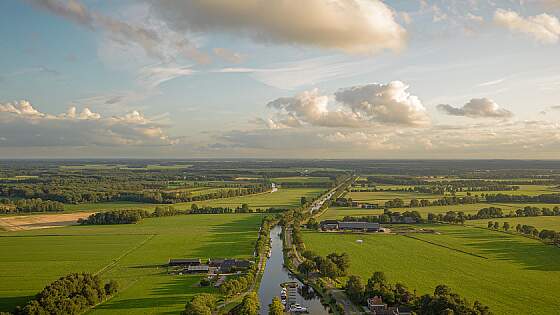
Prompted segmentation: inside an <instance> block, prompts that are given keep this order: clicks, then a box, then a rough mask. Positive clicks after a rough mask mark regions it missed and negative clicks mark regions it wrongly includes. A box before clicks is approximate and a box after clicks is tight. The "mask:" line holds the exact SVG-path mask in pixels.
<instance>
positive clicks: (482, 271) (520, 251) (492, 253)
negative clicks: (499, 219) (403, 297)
mask: <svg viewBox="0 0 560 315" xmlns="http://www.w3.org/2000/svg"><path fill="white" fill-rule="evenodd" d="M435 228H436V229H437V230H438V231H440V232H441V233H442V234H440V235H437V234H413V235H412V236H413V237H414V238H411V237H407V236H400V235H383V234H369V235H363V234H361V235H357V234H335V233H320V232H306V233H304V239H305V244H306V247H307V248H308V249H311V250H314V251H316V252H318V253H319V254H322V255H325V254H328V253H330V252H333V251H334V252H346V253H348V254H349V255H350V261H351V264H350V274H356V275H360V276H362V277H363V278H364V279H367V278H369V277H370V276H371V274H372V273H373V272H374V271H378V270H381V271H384V272H385V273H386V274H387V276H388V278H389V280H390V281H391V282H402V283H404V284H406V285H407V286H408V287H409V288H411V289H416V290H417V292H418V293H419V294H422V293H428V292H433V289H434V287H435V286H436V285H438V284H442V283H443V284H447V285H449V286H450V287H451V288H452V289H453V290H455V291H457V292H459V293H460V294H462V295H464V296H466V297H467V298H469V299H470V300H471V301H473V300H475V299H478V300H480V301H481V302H483V303H484V304H487V305H489V306H490V307H491V309H492V311H493V312H494V314H558V313H559V312H560V304H559V303H558V297H557V294H556V292H557V291H558V290H559V289H560V264H559V263H558V261H560V249H559V248H556V247H553V246H549V245H544V244H543V243H541V242H539V241H536V240H531V239H528V238H525V237H521V236H516V235H509V234H505V233H499V232H494V231H489V230H486V229H479V228H474V227H462V226H442V225H437V226H435ZM358 239H361V240H363V243H362V244H359V243H357V242H356V240H358Z"/></svg>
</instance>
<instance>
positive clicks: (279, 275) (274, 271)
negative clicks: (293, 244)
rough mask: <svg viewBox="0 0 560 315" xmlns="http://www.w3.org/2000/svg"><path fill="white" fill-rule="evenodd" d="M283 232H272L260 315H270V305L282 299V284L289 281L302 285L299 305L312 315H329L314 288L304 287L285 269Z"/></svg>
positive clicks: (277, 227)
mask: <svg viewBox="0 0 560 315" xmlns="http://www.w3.org/2000/svg"><path fill="white" fill-rule="evenodd" d="M281 231H282V229H281V228H280V227H279V226H276V227H274V228H273V229H272V230H271V231H270V238H271V241H272V246H271V247H272V255H271V257H270V258H269V259H268V260H267V263H266V267H265V270H264V275H263V278H262V281H261V285H260V287H259V299H260V303H261V310H260V314H265V315H266V314H268V304H270V302H272V299H273V298H274V297H280V291H281V289H282V288H281V287H280V284H281V283H284V282H287V281H296V282H297V283H298V284H299V285H300V288H299V289H298V296H297V303H299V304H301V305H302V306H304V307H306V308H307V309H308V310H309V313H310V314H328V311H327V309H326V308H325V306H323V305H322V304H321V300H320V299H319V297H318V296H317V294H316V293H315V291H314V290H313V288H311V287H309V286H305V285H303V284H302V283H301V282H300V281H299V280H297V279H296V278H295V277H293V276H292V275H291V274H290V272H289V271H288V270H287V269H286V268H284V255H283V254H282V250H283V246H282V238H281V237H280V232H281Z"/></svg>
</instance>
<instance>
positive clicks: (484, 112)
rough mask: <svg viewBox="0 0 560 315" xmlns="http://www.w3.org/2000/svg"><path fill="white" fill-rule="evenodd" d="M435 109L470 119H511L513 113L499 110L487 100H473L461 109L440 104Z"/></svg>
mask: <svg viewBox="0 0 560 315" xmlns="http://www.w3.org/2000/svg"><path fill="white" fill-rule="evenodd" d="M437 109H438V110H440V111H441V112H444V113H446V114H447V115H451V116H465V117H471V118H502V119H507V118H511V117H513V113H512V112H510V111H509V110H507V109H504V108H500V106H499V105H498V104H496V102H494V101H493V100H491V99H488V98H473V99H471V100H470V101H469V102H468V103H466V104H465V105H463V106H462V107H454V106H451V105H449V104H440V105H438V106H437Z"/></svg>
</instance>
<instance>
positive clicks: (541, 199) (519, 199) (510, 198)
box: [485, 194, 560, 203]
mask: <svg viewBox="0 0 560 315" xmlns="http://www.w3.org/2000/svg"><path fill="white" fill-rule="evenodd" d="M485 198H486V201H487V202H515V203H531V202H534V203H560V194H543V195H537V196H527V195H506V194H496V195H486V197H485Z"/></svg>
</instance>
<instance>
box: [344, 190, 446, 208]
mask: <svg viewBox="0 0 560 315" xmlns="http://www.w3.org/2000/svg"><path fill="white" fill-rule="evenodd" d="M442 197H443V196H442V195H432V194H421V193H416V192H406V191H375V192H373V191H363V192H362V191H361V192H349V193H348V194H346V198H352V201H357V202H367V203H377V204H379V206H383V205H385V202H386V201H389V200H393V199H396V198H400V199H402V200H404V201H405V202H410V200H411V199H418V200H420V199H427V200H436V199H440V198H442Z"/></svg>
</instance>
